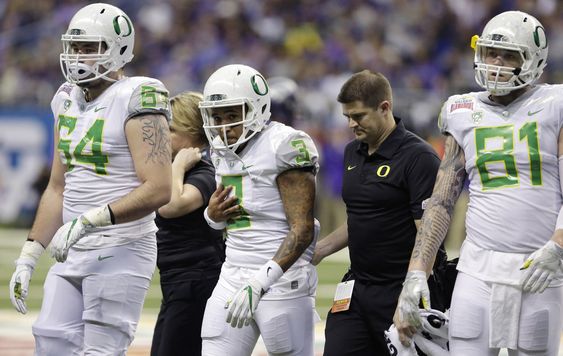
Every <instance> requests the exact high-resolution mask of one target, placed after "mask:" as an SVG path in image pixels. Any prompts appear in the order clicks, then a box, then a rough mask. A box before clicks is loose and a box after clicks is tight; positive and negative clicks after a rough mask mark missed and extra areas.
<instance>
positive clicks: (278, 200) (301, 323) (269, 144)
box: [200, 64, 319, 356]
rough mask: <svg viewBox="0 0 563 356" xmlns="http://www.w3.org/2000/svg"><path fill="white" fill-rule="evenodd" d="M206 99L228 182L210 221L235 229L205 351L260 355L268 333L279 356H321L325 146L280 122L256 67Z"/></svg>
mask: <svg viewBox="0 0 563 356" xmlns="http://www.w3.org/2000/svg"><path fill="white" fill-rule="evenodd" d="M203 96H204V98H203V101H202V102H201V103H200V109H201V111H202V115H203V120H204V129H205V131H206V134H207V136H208V139H209V142H210V143H211V147H212V149H213V153H212V157H211V158H212V162H213V164H214V166H215V169H216V172H215V174H216V180H217V184H218V188H217V190H216V191H215V192H214V193H213V195H212V196H211V198H210V200H209V206H208V207H207V209H206V211H205V216H206V219H207V220H208V223H209V224H210V226H212V227H214V228H215V229H226V235H227V240H226V246H227V247H226V260H225V263H224V264H223V267H222V270H221V275H220V277H219V282H218V283H217V286H216V287H215V289H214V291H213V294H212V295H211V298H209V300H208V302H207V306H206V309H205V314H204V318H203V325H202V331H201V336H202V339H203V348H202V354H203V355H218V356H224V355H233V356H238V355H250V354H251V353H252V350H253V348H254V346H255V344H256V341H257V339H258V336H260V335H261V336H262V339H263V340H264V344H265V346H266V348H267V350H268V352H269V353H271V354H283V355H312V354H313V343H314V330H313V325H314V322H315V320H316V318H317V317H318V316H317V314H316V312H315V290H316V286H317V274H316V271H315V268H314V267H313V266H312V265H311V263H310V261H311V258H312V254H313V250H314V247H315V241H316V238H317V233H318V228H319V226H318V222H316V221H315V219H314V218H313V207H314V199H315V174H316V172H317V169H318V162H317V161H318V154H317V149H316V147H315V144H314V143H313V141H312V140H311V138H310V137H309V136H308V135H307V134H306V133H304V132H302V131H299V130H295V129H293V128H291V127H289V126H286V125H284V124H281V123H279V122H276V121H270V93H269V87H268V83H267V82H266V80H265V79H264V77H263V76H262V75H261V74H260V73H258V72H257V71H256V70H254V69H253V68H250V67H248V66H245V65H240V64H234V65H227V66H225V67H222V68H220V69H218V70H217V71H216V72H215V73H213V74H212V75H211V77H209V79H208V80H207V83H206V84H205V88H204V91H203ZM274 115H275V113H274Z"/></svg>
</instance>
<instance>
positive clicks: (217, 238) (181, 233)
mask: <svg viewBox="0 0 563 356" xmlns="http://www.w3.org/2000/svg"><path fill="white" fill-rule="evenodd" d="M207 156H209V155H207ZM184 184H191V185H193V186H195V187H196V188H197V189H198V190H199V191H200V193H201V196H202V197H203V206H202V207H200V208H198V209H196V210H194V211H192V212H191V213H189V214H186V215H183V216H178V217H176V218H170V219H167V218H163V217H162V216H160V214H157V215H156V219H155V222H156V225H157V226H158V231H157V233H156V242H157V245H158V256H157V266H158V268H159V269H160V273H161V279H166V278H167V276H168V275H169V274H170V275H172V274H174V273H177V272H179V270H182V269H184V270H188V271H189V270H197V271H200V270H202V269H204V270H205V269H218V268H220V266H221V264H222V262H223V261H224V259H225V257H224V249H225V247H224V242H223V234H222V232H221V231H218V230H215V229H212V228H210V227H209V225H208V224H207V222H206V221H205V219H204V217H203V211H204V210H205V207H206V206H207V204H208V203H209V198H210V197H211V194H213V192H214V191H215V188H216V183H215V169H214V168H213V165H212V164H211V162H210V161H209V160H208V159H207V158H203V159H202V160H201V161H199V162H198V163H196V165H195V166H194V167H193V168H192V169H190V170H189V171H188V172H186V174H185V175H184ZM168 272H170V273H168Z"/></svg>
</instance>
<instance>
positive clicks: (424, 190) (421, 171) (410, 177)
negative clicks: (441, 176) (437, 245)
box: [407, 152, 440, 219]
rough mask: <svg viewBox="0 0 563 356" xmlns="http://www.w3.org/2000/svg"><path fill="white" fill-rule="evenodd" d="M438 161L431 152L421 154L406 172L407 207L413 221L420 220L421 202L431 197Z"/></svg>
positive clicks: (438, 165) (422, 210)
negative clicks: (407, 188)
mask: <svg viewBox="0 0 563 356" xmlns="http://www.w3.org/2000/svg"><path fill="white" fill-rule="evenodd" d="M439 167H440V159H439V158H438V156H437V155H436V154H435V153H433V152H423V153H421V154H419V155H418V156H417V157H415V158H414V159H413V161H412V164H411V166H410V167H409V170H408V172H407V184H408V187H409V205H410V209H411V213H412V216H413V218H414V219H420V218H422V213H423V212H424V209H423V208H422V202H423V201H424V200H426V199H428V198H430V196H431V195H432V190H433V189H434V183H435V181H436V175H437V174H438V168H439Z"/></svg>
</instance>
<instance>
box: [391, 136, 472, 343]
mask: <svg viewBox="0 0 563 356" xmlns="http://www.w3.org/2000/svg"><path fill="white" fill-rule="evenodd" d="M465 176H466V172H465V155H464V153H463V150H462V149H461V147H460V146H459V145H458V144H457V142H456V141H455V140H454V138H453V137H452V136H450V135H447V137H446V150H445V153H444V159H443V160H442V163H441V164H440V168H439V169H438V175H437V177H436V183H435V184H434V190H433V192H432V196H431V197H430V200H429V201H428V204H427V206H426V209H425V210H424V214H423V215H422V219H421V221H420V225H419V226H417V228H418V233H417V234H416V241H415V245H414V248H413V251H412V254H411V261H410V264H409V272H408V273H407V276H406V278H405V282H404V283H403V290H402V291H401V295H400V296H399V300H398V303H397V309H396V310H395V315H394V316H393V322H394V324H395V327H396V328H397V331H398V332H399V340H400V341H401V343H402V344H403V345H405V346H409V345H410V342H411V341H410V340H411V338H412V336H413V335H414V334H415V332H416V330H417V328H420V327H421V320H420V315H419V312H418V308H419V302H420V300H421V299H422V302H423V304H424V307H425V308H429V307H430V291H429V289H428V283H427V281H426V279H427V278H428V276H429V275H430V270H431V269H432V265H433V264H434V259H435V258H436V253H437V252H438V248H439V247H440V245H441V244H442V241H444V238H445V237H446V233H447V232H448V226H449V225H450V220H451V218H452V214H453V211H454V205H455V202H456V201H457V199H458V197H459V194H460V193H461V190H462V189H463V182H464V180H465Z"/></svg>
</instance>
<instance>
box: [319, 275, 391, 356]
mask: <svg viewBox="0 0 563 356" xmlns="http://www.w3.org/2000/svg"><path fill="white" fill-rule="evenodd" d="M344 279H353V277H345V278H344ZM401 289H402V281H395V282H390V283H388V284H385V285H381V284H372V283H364V282H361V281H358V280H356V282H355V283H354V292H353V293H352V302H351V303H350V309H348V310H347V311H343V312H339V313H332V312H330V311H329V312H328V316H327V320H326V328H325V340H326V341H325V349H324V356H363V355H365V356H368V355H369V356H374V355H375V356H379V355H382V356H387V355H389V351H388V349H387V343H386V341H385V338H384V334H383V332H384V331H385V330H387V328H389V326H391V324H392V323H393V314H394V313H395V308H396V306H397V300H398V299H399V294H400V293H401Z"/></svg>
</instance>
